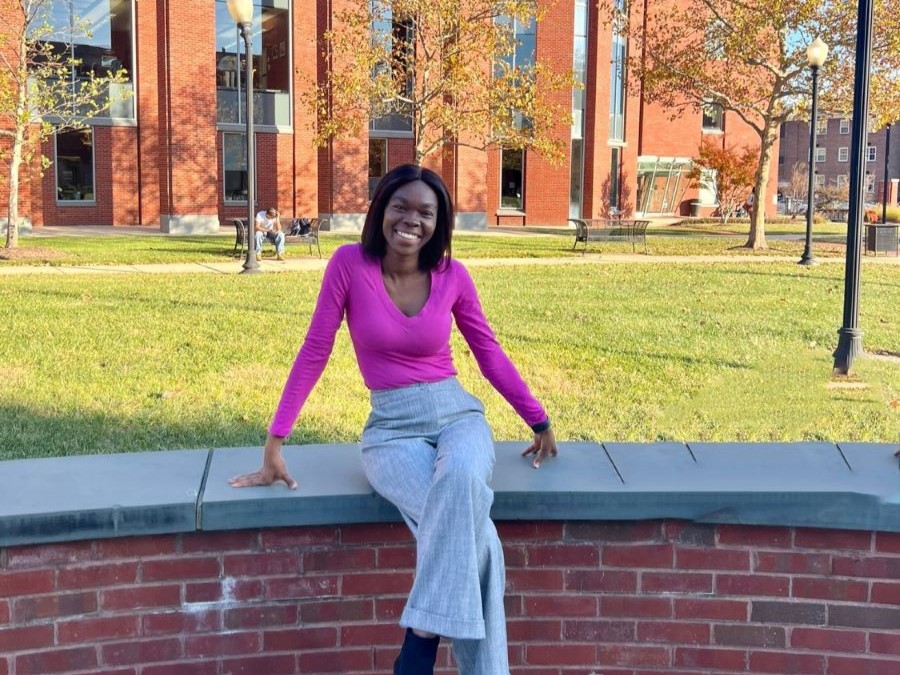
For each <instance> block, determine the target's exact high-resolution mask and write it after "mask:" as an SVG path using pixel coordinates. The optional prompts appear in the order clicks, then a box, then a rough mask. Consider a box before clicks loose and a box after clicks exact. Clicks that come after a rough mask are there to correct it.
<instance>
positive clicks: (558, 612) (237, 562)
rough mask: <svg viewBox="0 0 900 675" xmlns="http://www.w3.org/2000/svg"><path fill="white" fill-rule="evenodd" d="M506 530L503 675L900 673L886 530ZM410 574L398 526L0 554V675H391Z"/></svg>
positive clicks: (411, 553)
mask: <svg viewBox="0 0 900 675" xmlns="http://www.w3.org/2000/svg"><path fill="white" fill-rule="evenodd" d="M498 529H499V531H500V536H501V538H502V539H503V541H504V550H505V555H506V562H507V592H506V606H507V614H508V629H509V651H510V657H511V667H512V673H513V675H574V674H576V673H577V674H579V675H585V674H587V673H591V672H594V673H603V675H648V674H650V673H675V674H676V675H696V674H698V673H701V672H716V673H726V672H729V673H745V672H752V673H776V674H777V673H784V674H788V673H790V674H794V673H817V674H819V675H823V674H825V673H829V674H833V675H858V674H859V673H868V674H870V675H893V674H894V673H896V672H898V669H900V631H898V627H900V582H898V578H900V535H898V534H897V533H884V532H878V533H873V532H865V531H844V530H827V529H804V528H787V527H759V526H739V525H719V526H713V525H699V524H691V523H686V522H682V521H630V522H590V521H572V522H549V521H544V522H541V521H521V522H501V523H498ZM414 566H415V549H414V545H413V541H412V539H411V537H410V535H409V532H408V530H407V529H406V527H405V526H403V525H402V524H391V525H345V526H327V527H324V526H323V527H301V528H283V529H272V530H261V531H260V530H253V531H250V530H247V531H233V532H223V533H217V534H204V533H198V534H185V535H178V536H176V535H165V536H149V537H134V538H124V539H106V540H95V541H81V542H72V543H66V544H44V545H34V546H20V547H12V548H6V549H0V674H2V675H10V674H13V673H14V674H15V675H46V674H47V673H59V674H60V675H82V674H84V673H92V674H94V675H97V674H99V673H103V674H105V675H113V674H115V675H180V674H182V673H183V674H185V675H187V674H190V675H206V674H209V675H214V674H215V673H226V672H227V673H267V674H268V675H279V674H294V673H304V674H306V675H311V674H313V673H343V674H350V673H358V674H364V673H376V672H388V671H389V670H390V668H391V664H392V663H393V659H394V657H395V655H396V652H397V649H398V647H399V644H400V642H401V640H402V633H401V629H400V628H398V627H397V625H396V621H397V619H398V617H399V615H400V611H401V609H402V607H403V603H404V599H405V596H406V593H407V592H408V590H409V588H410V585H411V582H412V577H413V572H414ZM438 663H439V665H440V666H441V667H440V668H439V669H438V671H437V672H439V673H442V674H443V675H448V674H449V673H452V672H455V671H454V670H451V661H450V657H449V652H448V649H447V647H446V646H443V647H441V651H440V652H439V661H438Z"/></svg>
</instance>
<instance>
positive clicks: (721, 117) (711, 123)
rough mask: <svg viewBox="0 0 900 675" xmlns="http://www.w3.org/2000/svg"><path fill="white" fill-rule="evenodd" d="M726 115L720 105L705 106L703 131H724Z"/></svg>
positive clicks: (708, 104) (710, 104)
mask: <svg viewBox="0 0 900 675" xmlns="http://www.w3.org/2000/svg"><path fill="white" fill-rule="evenodd" d="M724 130H725V114H724V112H723V110H722V106H720V105H719V104H718V103H707V104H705V105H704V106H703V131H724Z"/></svg>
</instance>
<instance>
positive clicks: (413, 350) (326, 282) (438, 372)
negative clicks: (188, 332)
mask: <svg viewBox="0 0 900 675" xmlns="http://www.w3.org/2000/svg"><path fill="white" fill-rule="evenodd" d="M345 316H346V318H347V326H348V328H349V331H350V339H351V341H352V342H353V349H354V350H355V352H356V360H357V363H358V364H359V370H360V373H361V374H362V377H363V381H364V382H365V384H366V387H368V388H369V389H371V390H379V389H396V388H398V387H405V386H409V385H412V384H419V383H426V382H438V381H440V380H444V379H446V378H448V377H453V376H455V375H456V373H457V371H456V368H455V366H454V365H453V354H452V350H451V348H450V331H451V328H452V322H453V321H455V322H456V326H457V328H458V329H459V331H460V333H462V335H463V337H464V338H465V340H466V342H467V343H468V345H469V347H470V349H471V350H472V354H473V355H474V356H475V360H476V361H477V363H478V366H479V368H480V369H481V372H482V374H483V375H484V376H485V377H486V378H487V379H488V381H489V382H490V383H491V384H492V385H493V386H494V388H495V389H496V390H497V391H498V392H500V394H501V395H502V396H503V397H504V398H505V399H506V400H507V401H508V402H509V404H510V405H511V406H512V407H513V409H514V410H515V411H516V412H517V413H518V414H519V416H520V417H521V418H522V419H523V420H524V421H525V423H526V424H528V425H529V426H533V425H535V424H538V423H540V422H543V421H544V420H546V419H547V414H546V413H545V412H544V409H543V407H542V406H541V404H540V403H539V402H538V400H537V399H536V398H535V397H534V396H533V395H532V393H531V391H530V390H529V389H528V385H526V384H525V382H524V380H523V379H522V377H521V376H520V375H519V372H518V371H517V370H516V367H515V366H514V365H513V363H512V361H510V359H509V357H508V356H507V355H506V353H505V352H504V351H503V348H502V347H501V346H500V343H499V342H497V338H496V337H495V335H494V332H493V331H492V330H491V327H490V326H489V325H488V322H487V319H486V318H485V316H484V311H483V310H482V308H481V303H480V301H479V299H478V293H477V292H476V290H475V284H474V283H473V282H472V278H471V277H470V276H469V273H468V271H467V270H466V268H465V267H464V266H463V265H462V263H460V262H458V261H456V260H452V259H451V260H450V261H449V262H448V264H447V265H441V266H439V267H438V268H437V269H435V270H432V272H431V292H430V294H429V296H428V299H427V300H426V301H425V304H424V305H423V307H422V309H420V310H419V312H418V313H417V314H416V315H415V316H406V315H405V314H404V313H403V312H402V311H401V310H400V309H399V308H398V307H397V305H396V304H395V303H394V301H393V300H392V299H391V297H390V295H388V292H387V289H386V288H385V285H384V279H383V278H382V275H381V260H380V259H378V258H374V257H371V256H369V255H367V254H366V253H365V252H364V251H363V248H362V245H360V244H347V245H344V246H341V247H340V248H339V249H338V250H337V251H335V252H334V255H332V257H331V260H329V262H328V266H327V267H326V269H325V276H324V278H323V280H322V287H321V289H320V291H319V298H318V300H317V301H316V307H315V310H314V311H313V315H312V319H311V320H310V324H309V328H308V330H307V333H306V338H305V339H304V340H303V345H302V346H301V347H300V351H299V352H298V353H297V357H296V359H294V365H293V367H292V368H291V371H290V374H289V375H288V378H287V382H285V385H284V390H283V392H282V394H281V400H280V402H279V404H278V408H277V409H276V411H275V416H274V418H273V419H272V423H271V424H270V425H269V432H270V433H272V434H273V435H275V436H288V435H290V433H291V430H292V428H293V426H294V423H295V422H296V420H297V417H298V415H299V414H300V410H301V408H302V407H303V404H304V403H305V402H306V399H307V397H308V396H309V394H310V392H311V391H312V389H313V387H314V386H315V384H316V382H318V380H319V378H320V377H321V375H322V372H323V371H324V370H325V366H326V364H327V363H328V359H329V358H330V356H331V352H332V349H333V347H334V339H335V335H336V334H337V331H338V329H339V328H340V326H341V322H342V321H343V319H344V317H345Z"/></svg>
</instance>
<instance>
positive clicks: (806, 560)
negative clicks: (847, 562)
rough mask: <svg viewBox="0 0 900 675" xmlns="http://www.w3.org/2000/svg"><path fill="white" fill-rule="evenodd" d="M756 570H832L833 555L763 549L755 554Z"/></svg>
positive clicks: (802, 572) (787, 571) (817, 571)
mask: <svg viewBox="0 0 900 675" xmlns="http://www.w3.org/2000/svg"><path fill="white" fill-rule="evenodd" d="M754 557H755V558H756V561H755V564H754V566H753V567H754V570H755V571H757V572H775V573H779V574H817V575H825V574H829V573H830V572H831V556H829V555H828V554H825V553H791V552H787V551H774V552H766V551H762V552H759V553H757V554H756V555H755V556H754Z"/></svg>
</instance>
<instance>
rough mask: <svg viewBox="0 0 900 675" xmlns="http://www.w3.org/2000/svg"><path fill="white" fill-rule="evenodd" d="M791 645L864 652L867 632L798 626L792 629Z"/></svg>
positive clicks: (816, 649)
mask: <svg viewBox="0 0 900 675" xmlns="http://www.w3.org/2000/svg"><path fill="white" fill-rule="evenodd" d="M791 647H793V648H794V649H795V650H797V649H814V650H815V651H819V652H864V651H866V634H865V633H864V632H863V631H855V630H831V629H827V628H799V627H798V628H794V629H792V630H791Z"/></svg>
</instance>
